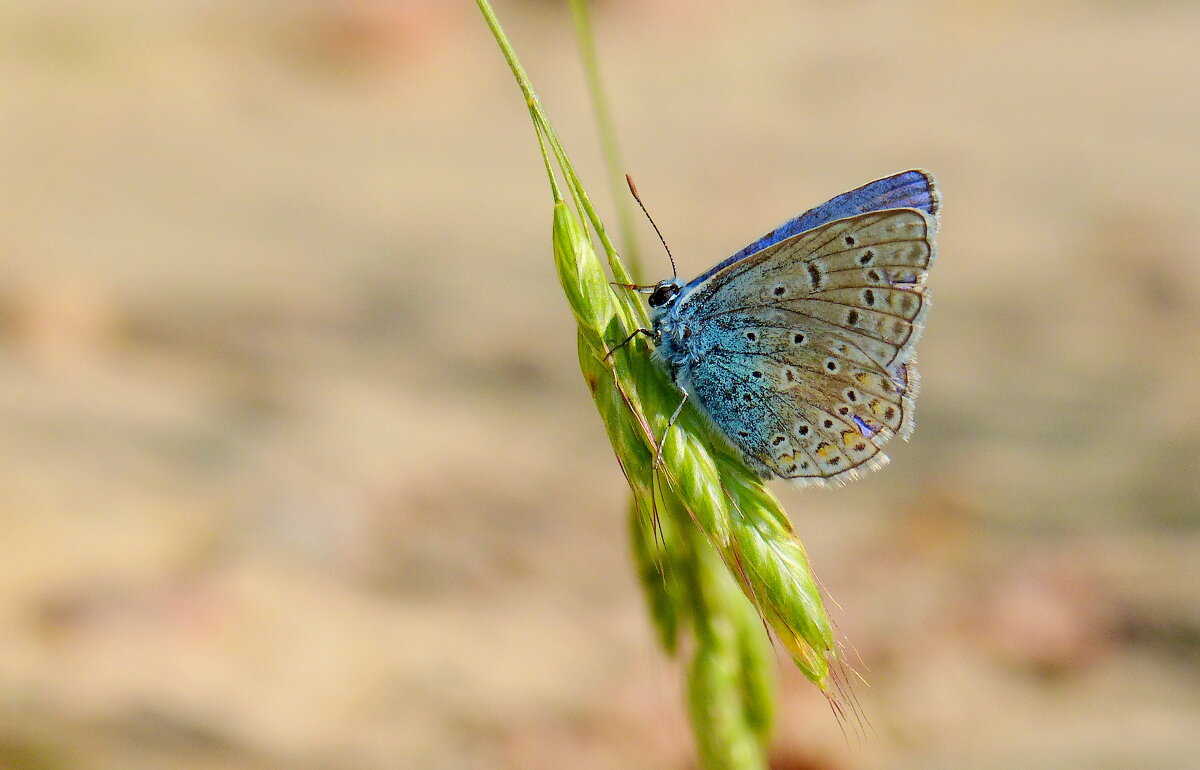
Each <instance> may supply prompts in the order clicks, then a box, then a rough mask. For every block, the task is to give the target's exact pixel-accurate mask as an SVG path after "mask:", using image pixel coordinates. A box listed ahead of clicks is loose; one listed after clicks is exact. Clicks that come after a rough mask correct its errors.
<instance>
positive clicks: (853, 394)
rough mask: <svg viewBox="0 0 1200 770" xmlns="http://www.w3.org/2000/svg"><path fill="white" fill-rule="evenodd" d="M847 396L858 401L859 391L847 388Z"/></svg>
mask: <svg viewBox="0 0 1200 770" xmlns="http://www.w3.org/2000/svg"><path fill="white" fill-rule="evenodd" d="M846 398H848V399H850V400H851V401H857V400H858V392H857V391H855V390H853V389H851V390H847V391H846Z"/></svg>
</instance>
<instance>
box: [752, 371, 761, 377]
mask: <svg viewBox="0 0 1200 770" xmlns="http://www.w3.org/2000/svg"><path fill="white" fill-rule="evenodd" d="M750 374H751V375H753V376H754V377H762V372H750Z"/></svg>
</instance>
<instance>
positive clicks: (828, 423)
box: [818, 420, 833, 448]
mask: <svg viewBox="0 0 1200 770" xmlns="http://www.w3.org/2000/svg"><path fill="white" fill-rule="evenodd" d="M821 424H822V425H824V426H825V427H826V428H832V427H833V420H826V421H825V422H823V423H821ZM818 448H819V447H818Z"/></svg>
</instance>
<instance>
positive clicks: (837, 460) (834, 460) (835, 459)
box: [829, 455, 842, 465]
mask: <svg viewBox="0 0 1200 770" xmlns="http://www.w3.org/2000/svg"><path fill="white" fill-rule="evenodd" d="M841 461H842V456H841V455H838V456H837V457H831V458H829V464H830V465H837V464H838V463H840V462H841Z"/></svg>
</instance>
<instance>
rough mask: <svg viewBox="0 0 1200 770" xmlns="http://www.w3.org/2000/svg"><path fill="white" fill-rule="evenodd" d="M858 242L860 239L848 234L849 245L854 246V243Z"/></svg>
mask: <svg viewBox="0 0 1200 770" xmlns="http://www.w3.org/2000/svg"><path fill="white" fill-rule="evenodd" d="M856 243H858V241H856V240H854V236H853V235H847V236H846V245H847V246H853V245H854V244H856Z"/></svg>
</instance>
